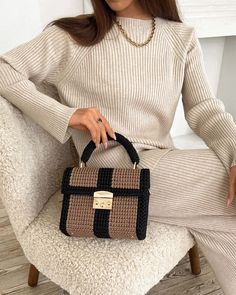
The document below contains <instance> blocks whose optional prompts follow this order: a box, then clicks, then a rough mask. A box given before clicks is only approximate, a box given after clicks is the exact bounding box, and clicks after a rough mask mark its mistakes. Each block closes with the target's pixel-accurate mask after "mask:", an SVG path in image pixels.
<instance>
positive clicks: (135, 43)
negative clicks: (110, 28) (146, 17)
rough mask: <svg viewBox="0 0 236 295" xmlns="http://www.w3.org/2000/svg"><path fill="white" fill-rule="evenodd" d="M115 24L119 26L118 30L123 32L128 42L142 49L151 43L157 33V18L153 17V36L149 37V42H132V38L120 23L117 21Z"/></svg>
mask: <svg viewBox="0 0 236 295" xmlns="http://www.w3.org/2000/svg"><path fill="white" fill-rule="evenodd" d="M114 22H115V23H116V25H117V26H118V29H119V30H120V31H121V33H122V34H123V35H124V37H125V38H126V39H127V40H128V42H130V43H131V44H132V45H134V46H136V47H142V46H144V45H147V44H148V43H149V42H150V41H151V39H152V37H153V34H154V31H155V27H156V23H155V17H153V18H152V31H151V34H150V36H149V37H148V39H147V41H145V42H143V43H137V42H135V41H133V40H131V38H130V37H129V36H128V34H127V33H126V31H125V30H124V29H123V27H122V26H121V24H120V22H119V21H118V20H117V19H115V20H114Z"/></svg>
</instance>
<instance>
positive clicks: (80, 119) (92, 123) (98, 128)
mask: <svg viewBox="0 0 236 295" xmlns="http://www.w3.org/2000/svg"><path fill="white" fill-rule="evenodd" d="M99 118H101V119H102V122H101V121H98V119H99ZM69 126H70V127H71V128H76V129H79V130H83V131H84V130H85V131H87V130H88V131H90V133H91V137H92V140H93V141H94V143H95V144H96V147H97V148H98V147H99V144H100V142H101V138H102V143H103V144H104V146H105V148H107V145H108V138H107V133H108V134H109V136H110V137H113V138H114V139H115V140H116V137H115V133H114V131H113V129H112V128H111V126H110V124H109V123H108V121H107V119H106V118H105V117H104V116H103V115H102V114H101V112H100V111H99V110H98V108H96V107H90V108H79V109H77V111H76V112H75V113H74V114H73V115H72V117H71V118H70V121H69Z"/></svg>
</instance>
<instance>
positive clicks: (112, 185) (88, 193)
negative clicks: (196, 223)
mask: <svg viewBox="0 0 236 295" xmlns="http://www.w3.org/2000/svg"><path fill="white" fill-rule="evenodd" d="M149 188H150V170H149V169H147V168H142V169H140V168H135V169H132V168H104V167H102V168H99V167H78V166H75V167H67V168H66V169H65V171H64V175H63V178H62V185H61V192H62V193H63V201H62V209H61V219H60V230H61V231H62V232H63V233H64V234H65V235H67V236H76V237H98V238H112V239H138V240H143V239H145V237H146V231H147V218H148V204H149V194H150V193H149ZM101 190H103V191H109V192H112V193H113V200H112V209H111V210H109V209H94V208H93V199H94V196H93V195H94V192H95V191H101Z"/></svg>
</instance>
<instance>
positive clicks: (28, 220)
mask: <svg viewBox="0 0 236 295" xmlns="http://www.w3.org/2000/svg"><path fill="white" fill-rule="evenodd" d="M71 143H72V141H71V139H70V140H68V142H66V143H65V144H61V143H59V142H58V141H57V140H56V139H55V138H53V137H52V136H51V135H50V134H49V133H48V132H47V131H45V130H44V129H43V128H42V127H41V126H39V125H37V124H36V123H35V122H34V121H33V120H32V119H31V118H30V117H28V116H27V115H25V114H23V113H22V112H21V111H20V110H19V109H18V108H16V107H15V106H13V105H12V104H11V103H10V102H9V101H7V100H6V99H5V98H4V97H1V96H0V196H1V198H2V201H3V204H4V206H5V208H6V211H7V213H8V215H9V219H10V222H11V225H12V227H13V230H14V232H15V235H16V238H17V240H18V241H19V243H20V245H21V247H22V249H23V251H24V254H25V256H26V257H27V259H28V260H29V261H30V263H31V265H30V271H29V278H28V284H29V286H32V287H33V286H36V285H37V281H38V275H39V272H41V273H42V274H44V275H45V276H47V277H48V278H49V279H51V280H52V281H53V282H54V283H56V284H57V285H59V286H60V287H62V288H63V289H65V290H67V291H68V292H69V293H70V294H71V295H79V294H83V295H91V294H99V295H100V294H104V295H108V294H109V295H112V294H114V295H121V294H122V295H144V294H145V293H146V292H148V290H149V289H151V288H152V287H153V286H154V285H156V284H157V283H158V282H159V281H160V279H162V278H163V277H164V275H165V274H167V273H168V272H169V271H171V270H172V269H173V267H174V266H175V265H176V264H177V263H178V262H179V261H180V260H181V259H182V258H183V257H184V256H185V254H186V253H187V252H188V251H189V254H190V262H191V269H192V273H194V274H198V273H200V265H199V257H198V251H197V247H196V244H195V240H194V238H193V237H192V235H191V234H190V233H189V231H188V230H187V229H186V228H182V227H178V226H172V225H165V224H161V223H153V222H150V224H148V231H147V237H146V239H145V240H143V241H131V240H110V239H99V238H98V239H94V238H78V237H68V236H65V235H64V234H63V233H61V232H60V230H59V219H60V211H61V205H62V203H61V201H62V195H61V193H60V185H61V178H62V174H63V171H64V169H65V168H66V167H68V166H70V165H73V164H74V163H75V162H74V160H75V158H74V157H73V153H72V149H71V147H72V145H71ZM26 279H27V278H26Z"/></svg>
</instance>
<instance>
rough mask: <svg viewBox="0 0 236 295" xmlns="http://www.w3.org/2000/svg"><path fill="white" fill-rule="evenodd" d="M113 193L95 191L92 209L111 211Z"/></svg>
mask: <svg viewBox="0 0 236 295" xmlns="http://www.w3.org/2000/svg"><path fill="white" fill-rule="evenodd" d="M112 199H113V193H112V192H109V191H96V192H94V193H93V209H108V210H111V209H112Z"/></svg>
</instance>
